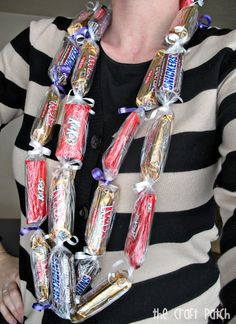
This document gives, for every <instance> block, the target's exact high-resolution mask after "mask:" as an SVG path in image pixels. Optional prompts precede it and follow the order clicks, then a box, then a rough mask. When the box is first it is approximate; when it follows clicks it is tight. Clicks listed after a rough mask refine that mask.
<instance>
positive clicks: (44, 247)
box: [30, 230, 51, 306]
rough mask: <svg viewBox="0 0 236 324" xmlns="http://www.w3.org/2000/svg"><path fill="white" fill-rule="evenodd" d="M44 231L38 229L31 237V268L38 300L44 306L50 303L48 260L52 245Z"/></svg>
mask: <svg viewBox="0 0 236 324" xmlns="http://www.w3.org/2000/svg"><path fill="white" fill-rule="evenodd" d="M44 236H45V234H44V232H43V231H42V230H37V231H36V232H34V234H33V235H32V237H31V254H30V261H31V268H32V273H33V279H34V287H35V294H36V298H37V302H38V303H39V304H41V305H42V306H43V305H45V304H48V303H49V277H48V260H49V253H50V250H51V249H50V247H49V245H48V243H47V242H46V241H45V239H44Z"/></svg>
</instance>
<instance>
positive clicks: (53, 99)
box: [31, 86, 60, 146]
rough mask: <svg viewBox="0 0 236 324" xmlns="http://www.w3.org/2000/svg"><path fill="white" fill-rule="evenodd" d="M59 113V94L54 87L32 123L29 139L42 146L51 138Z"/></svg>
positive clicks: (50, 89)
mask: <svg viewBox="0 0 236 324" xmlns="http://www.w3.org/2000/svg"><path fill="white" fill-rule="evenodd" d="M59 111H60V93H59V91H58V89H57V87H55V86H51V87H50V88H49V91H48V92H47V94H46V98H45V100H44V102H43V104H42V109H41V113H40V116H39V118H37V119H36V120H35V122H34V125H33V127H32V132H31V139H32V140H34V141H37V142H38V143H40V144H41V145H42V146H44V145H45V144H47V143H48V141H49V140H50V139H51V138H52V134H53V130H54V126H55V124H56V122H57V119H58V115H59Z"/></svg>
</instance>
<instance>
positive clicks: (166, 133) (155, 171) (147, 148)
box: [141, 113, 174, 183]
mask: <svg viewBox="0 0 236 324" xmlns="http://www.w3.org/2000/svg"><path fill="white" fill-rule="evenodd" d="M173 120H174V115H173V114H171V113H169V114H167V115H162V116H160V117H158V118H156V119H155V121H154V123H153V124H152V126H151V127H150V129H149V130H148V133H147V136H146V137H145V141H144V145H143V150H142V157H141V174H142V177H143V179H145V180H147V181H149V182H150V183H154V182H156V181H157V180H159V178H160V174H161V172H162V170H163V168H164V165H165V161H166V157H167V153H168V150H169V145H170V136H171V133H172V128H173Z"/></svg>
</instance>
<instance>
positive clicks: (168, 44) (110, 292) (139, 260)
mask: <svg viewBox="0 0 236 324" xmlns="http://www.w3.org/2000/svg"><path fill="white" fill-rule="evenodd" d="M197 22H198V7H197V5H195V3H192V2H191V4H190V5H189V3H188V4H187V6H186V7H183V8H182V9H181V10H180V11H179V13H178V15H177V17H176V18H175V20H174V21H173V24H172V26H171V28H170V30H169V32H168V34H167V35H166V37H165V44H164V46H163V48H162V49H161V50H158V51H157V53H156V55H155V57H154V59H153V61H152V62H151V64H150V67H149V69H148V71H147V73H146V76H145V78H144V81H143V84H142V86H141V89H140V91H139V93H138V95H137V99H136V104H137V106H138V108H136V109H135V110H134V109H133V108H126V107H122V108H121V109H120V113H124V112H132V113H131V114H130V115H129V116H128V117H127V119H126V120H125V122H124V123H123V125H122V126H121V127H120V129H119V131H118V132H117V134H116V136H115V138H114V139H113V141H112V143H111V145H110V146H109V148H108V149H107V151H106V152H105V153H104V155H103V158H102V166H103V171H101V170H99V169H94V170H93V172H92V174H93V177H94V178H95V179H96V180H99V181H100V183H99V185H98V187H97V189H96V191H95V194H94V199H93V202H92V206H91V209H90V213H89V217H88V221H87V227H86V236H85V239H86V243H87V247H86V251H87V253H89V254H90V255H92V256H93V257H95V256H101V255H102V254H104V253H105V249H106V246H107V244H106V243H107V241H108V239H109V236H110V232H111V228H112V224H113V221H114V214H115V206H116V204H117V197H116V196H115V195H114V191H116V192H118V190H119V188H118V187H116V186H114V185H113V184H112V181H113V180H114V179H116V177H117V175H118V173H119V170H120V167H121V164H122V161H123V160H124V158H125V156H126V153H127V151H128V149H129V147H130V145H131V143H132V141H133V139H134V137H135V134H136V132H137V131H138V129H140V128H141V127H142V124H143V121H144V119H145V111H149V110H153V109H155V108H158V109H157V110H156V111H155V113H154V116H155V114H156V116H155V117H154V122H153V124H152V126H151V127H150V129H149V130H148V133H147V136H146V137H145V141H144V145H143V148H142V157H141V163H140V166H141V176H142V182H140V183H138V184H136V185H135V186H134V190H135V192H137V194H138V197H137V200H136V202H135V206H134V210H133V213H132V215H131V221H130V226H129V231H128V235H127V238H126V242H125V249H124V253H125V259H126V260H127V261H128V265H127V262H125V261H118V265H119V266H120V267H118V268H120V269H116V264H115V265H114V269H113V271H112V272H111V273H110V274H109V275H108V278H107V279H105V280H104V281H103V282H101V283H100V284H98V286H95V287H94V288H93V289H92V290H91V291H89V292H88V293H86V294H84V295H83V296H82V297H81V299H80V303H79V305H78V306H77V312H76V313H75V314H72V316H71V321H72V322H74V323H79V322H82V321H84V320H85V319H87V318H89V317H91V316H93V315H95V314H97V313H98V312H100V311H101V310H102V309H104V308H105V307H107V306H109V305H110V304H111V303H113V302H114V301H115V300H117V299H118V298H120V297H121V296H122V295H123V294H125V293H126V292H127V291H128V290H129V289H130V288H131V286H132V272H133V271H134V270H135V269H137V268H139V267H140V266H141V265H142V264H143V262H144V260H145V255H146V251H147V247H148V244H149V238H150V232H151V225H152V221H153V216H154V210H155V203H156V200H157V197H156V194H155V192H154V190H153V185H154V184H155V183H156V182H157V181H158V180H159V178H160V175H161V172H162V170H163V168H164V165H165V161H166V157H167V153H168V149H169V144H170V138H171V134H172V129H173V121H174V113H173V111H172V108H171V104H173V103H175V102H176V101H177V100H178V99H180V100H181V98H180V92H181V83H182V74H183V60H184V55H185V52H186V51H185V49H184V47H183V46H184V45H185V44H186V42H188V41H189V40H190V39H191V37H192V36H193V34H194V33H195V31H196V28H197ZM152 115H153V114H152Z"/></svg>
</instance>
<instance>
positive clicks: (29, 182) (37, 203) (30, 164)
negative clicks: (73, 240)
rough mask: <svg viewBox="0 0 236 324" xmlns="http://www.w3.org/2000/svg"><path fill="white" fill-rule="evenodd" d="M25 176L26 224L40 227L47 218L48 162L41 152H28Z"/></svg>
mask: <svg viewBox="0 0 236 324" xmlns="http://www.w3.org/2000/svg"><path fill="white" fill-rule="evenodd" d="M25 176H26V181H25V183H26V186H25V187H26V223H27V224H30V225H34V226H39V225H40V224H41V223H42V222H43V221H44V220H45V219H46V217H47V174H46V160H45V157H44V156H43V154H42V153H41V152H40V150H33V151H29V152H28V156H27V158H26V160H25Z"/></svg>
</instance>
